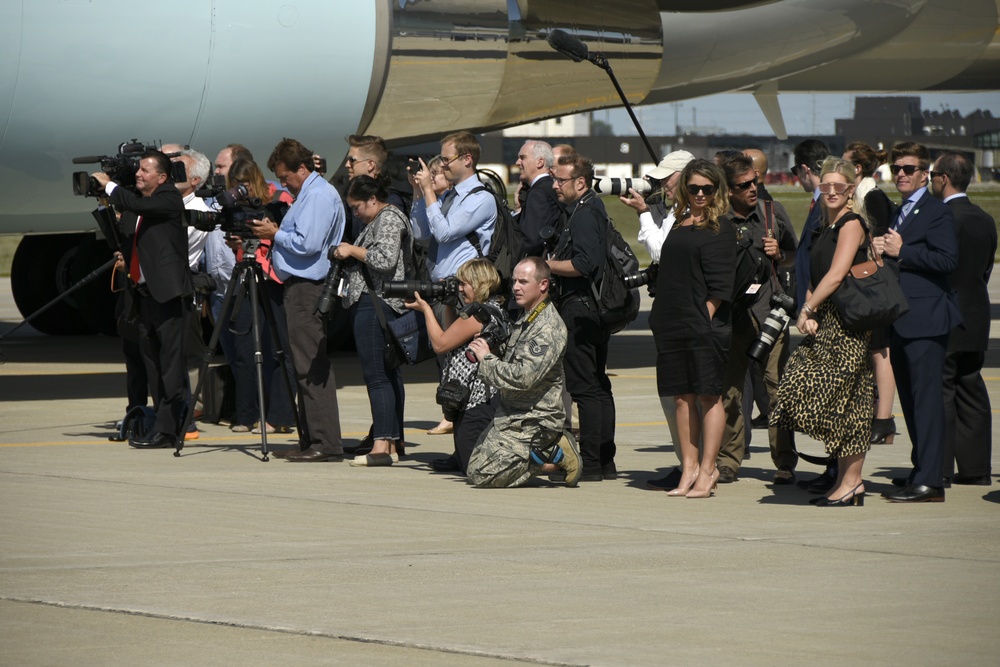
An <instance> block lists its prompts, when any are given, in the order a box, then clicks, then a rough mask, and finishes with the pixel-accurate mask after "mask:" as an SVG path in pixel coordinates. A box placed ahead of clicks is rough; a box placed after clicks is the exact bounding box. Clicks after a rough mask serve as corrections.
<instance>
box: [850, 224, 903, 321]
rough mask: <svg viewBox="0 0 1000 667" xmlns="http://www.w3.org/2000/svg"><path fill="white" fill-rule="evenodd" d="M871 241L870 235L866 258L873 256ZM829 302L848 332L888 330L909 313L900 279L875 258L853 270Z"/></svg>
mask: <svg viewBox="0 0 1000 667" xmlns="http://www.w3.org/2000/svg"><path fill="white" fill-rule="evenodd" d="M871 241H872V239H871V234H870V233H869V234H868V242H869V249H868V254H869V257H871V256H872V255H873V250H872V246H873V244H872V242H871ZM830 298H831V299H832V300H833V305H834V306H836V308H837V311H838V312H839V313H840V319H841V321H842V322H843V323H844V327H846V328H847V329H849V330H851V331H871V330H872V329H878V328H881V327H887V326H889V325H890V324H892V323H893V322H895V321H896V320H898V319H899V318H900V317H902V316H903V315H905V314H906V313H908V312H909V310H910V304H909V303H908V302H907V301H906V295H904V294H903V288H902V287H900V285H899V276H898V275H897V274H896V272H895V271H894V270H893V269H892V268H890V267H887V266H886V265H885V262H884V261H882V259H881V258H880V257H877V256H876V257H875V258H874V259H869V260H868V261H867V262H862V263H860V264H855V265H854V266H852V267H851V270H850V272H849V273H848V274H847V276H845V277H844V281H843V282H842V283H841V284H840V287H839V288H837V291H836V292H834V293H833V296H831V297H830Z"/></svg>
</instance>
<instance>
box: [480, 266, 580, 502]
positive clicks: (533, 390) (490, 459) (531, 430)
mask: <svg viewBox="0 0 1000 667" xmlns="http://www.w3.org/2000/svg"><path fill="white" fill-rule="evenodd" d="M551 275H552V274H551V272H550V270H549V267H548V265H547V264H546V263H545V261H544V260H542V259H540V258H538V257H528V258H526V259H523V260H521V262H520V263H518V265H517V266H516V267H515V268H514V281H513V282H514V285H513V292H514V299H515V300H516V301H517V305H518V306H520V307H521V308H522V309H524V312H523V313H522V314H521V316H520V317H519V318H518V320H517V322H515V323H514V330H513V333H512V334H511V336H510V339H509V340H508V341H507V348H506V350H505V351H504V353H503V357H502V358H501V357H498V356H495V355H494V354H492V353H491V352H490V346H489V343H488V342H487V341H486V340H484V339H483V338H476V339H474V340H473V341H472V342H471V343H469V349H470V350H471V352H472V353H473V354H474V355H475V357H476V359H477V360H478V361H479V378H480V379H481V380H483V381H484V382H485V383H486V384H488V385H490V386H491V387H494V388H495V389H496V390H497V391H499V393H500V407H499V408H498V409H497V413H496V416H495V417H494V418H493V424H492V425H491V426H490V428H489V429H488V430H487V431H485V432H484V433H483V434H482V435H481V436H480V438H479V442H478V443H477V444H476V448H475V449H474V450H473V452H472V457H471V458H470V460H469V469H468V475H469V481H470V482H471V483H472V484H474V485H476V486H477V487H512V486H521V485H522V484H524V483H526V482H527V481H528V480H530V479H531V478H532V477H534V476H535V475H539V474H547V473H551V472H556V471H559V470H562V471H564V472H565V473H566V486H576V484H577V482H578V481H579V480H580V473H581V470H582V469H581V464H580V451H579V449H578V448H577V446H576V442H575V441H574V440H573V439H572V436H570V435H569V434H568V433H566V434H565V435H563V420H564V418H565V412H564V410H563V401H562V388H563V371H562V360H563V354H564V353H565V351H566V325H565V324H563V321H562V318H561V317H560V316H559V313H558V312H557V311H556V309H555V308H553V307H550V306H552V303H551V302H550V300H549V284H550V279H551Z"/></svg>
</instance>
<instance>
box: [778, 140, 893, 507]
mask: <svg viewBox="0 0 1000 667" xmlns="http://www.w3.org/2000/svg"><path fill="white" fill-rule="evenodd" d="M854 187H855V186H854V165H853V164H851V163H850V162H847V161H846V160H841V159H840V158H835V157H829V158H827V159H826V160H825V161H824V162H823V167H822V170H821V171H820V186H819V188H820V193H821V196H820V201H821V202H822V205H823V223H822V227H821V232H820V234H819V236H818V237H817V238H816V239H815V240H814V241H813V243H812V247H811V248H810V250H809V262H810V269H809V274H810V280H809V291H808V292H806V300H805V303H803V304H802V310H801V311H800V312H799V319H798V322H797V323H796V325H795V326H796V327H797V328H798V329H799V331H801V332H802V333H803V334H805V335H806V339H805V340H804V341H802V343H800V344H799V346H798V347H797V348H795V351H794V352H793V353H792V356H791V358H790V359H789V360H788V365H787V366H786V367H785V375H784V376H783V377H782V378H781V384H780V385H779V386H778V405H777V407H776V408H775V409H774V410H772V412H771V425H772V426H777V427H778V428H787V429H790V430H793V431H800V432H802V433H805V434H806V435H809V436H811V437H813V438H816V439H817V440H821V441H823V444H824V446H825V447H826V452H827V454H829V455H830V456H833V457H835V458H836V459H837V482H836V484H834V486H833V488H832V489H830V491H829V492H828V493H827V495H826V496H824V497H820V498H817V499H816V500H815V501H814V502H813V504H816V505H820V506H822V507H844V506H848V505H862V504H864V496H865V490H864V482H863V481H862V479H861V468H862V466H863V465H864V462H865V454H866V453H867V452H868V450H869V449H870V448H871V442H870V441H871V418H872V403H873V398H874V396H873V387H872V361H871V354H870V352H869V345H870V341H871V334H870V332H868V331H863V332H857V331H851V330H849V329H846V328H845V327H844V325H843V323H842V322H841V319H840V313H839V312H838V311H837V308H836V307H835V306H834V305H833V302H832V301H831V300H830V297H831V296H832V295H833V293H834V292H836V291H837V288H839V287H840V284H841V283H842V282H843V280H844V278H845V277H846V276H847V273H848V271H850V270H851V266H853V265H855V264H860V263H862V262H865V261H867V259H868V250H869V240H868V232H867V227H866V223H865V221H864V219H863V218H862V217H861V216H860V215H858V214H857V213H855V212H854V211H853V210H852V207H851V205H852V203H853V202H854V198H853V195H854Z"/></svg>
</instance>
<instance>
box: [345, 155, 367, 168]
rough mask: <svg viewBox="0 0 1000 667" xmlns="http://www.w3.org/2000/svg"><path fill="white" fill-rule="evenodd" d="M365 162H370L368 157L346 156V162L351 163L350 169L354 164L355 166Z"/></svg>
mask: <svg viewBox="0 0 1000 667" xmlns="http://www.w3.org/2000/svg"><path fill="white" fill-rule="evenodd" d="M365 160H371V158H370V157H354V156H353V155H348V156H347V161H348V162H350V163H351V166H352V167H353V166H354V165H355V164H357V163H358V162H364V161H365Z"/></svg>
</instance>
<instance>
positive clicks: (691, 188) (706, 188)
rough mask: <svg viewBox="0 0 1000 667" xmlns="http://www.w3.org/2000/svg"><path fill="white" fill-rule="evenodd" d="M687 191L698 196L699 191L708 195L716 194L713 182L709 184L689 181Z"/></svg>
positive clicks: (693, 195)
mask: <svg viewBox="0 0 1000 667" xmlns="http://www.w3.org/2000/svg"><path fill="white" fill-rule="evenodd" d="M687 191H688V194H689V195H691V196H692V197H695V196H697V195H698V193H699V192H703V193H705V196H706V197H711V196H712V195H714V194H715V186H714V185H712V184H711V183H709V184H708V185H694V184H693V183H688V184H687Z"/></svg>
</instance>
